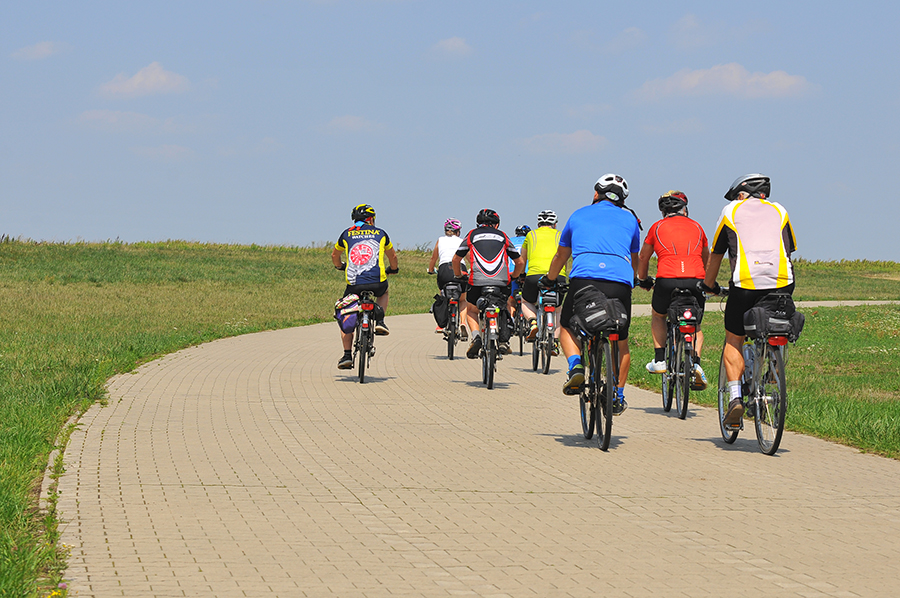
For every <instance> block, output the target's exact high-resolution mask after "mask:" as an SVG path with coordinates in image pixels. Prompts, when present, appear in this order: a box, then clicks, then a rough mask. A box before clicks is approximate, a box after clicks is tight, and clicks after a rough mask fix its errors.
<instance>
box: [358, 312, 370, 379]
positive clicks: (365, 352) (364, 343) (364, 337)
mask: <svg viewBox="0 0 900 598" xmlns="http://www.w3.org/2000/svg"><path fill="white" fill-rule="evenodd" d="M369 325H370V326H371V322H369ZM357 353H358V354H359V383H360V384H364V383H365V381H366V358H367V357H368V356H369V333H368V332H367V331H366V330H364V329H362V328H360V330H359V343H358V349H357Z"/></svg>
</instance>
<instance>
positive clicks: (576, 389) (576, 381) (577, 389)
mask: <svg viewBox="0 0 900 598" xmlns="http://www.w3.org/2000/svg"><path fill="white" fill-rule="evenodd" d="M582 390H584V366H583V365H581V364H580V363H579V364H578V365H576V366H575V367H573V368H572V369H571V370H569V379H568V380H566V383H565V384H563V394H565V395H577V394H581V391H582Z"/></svg>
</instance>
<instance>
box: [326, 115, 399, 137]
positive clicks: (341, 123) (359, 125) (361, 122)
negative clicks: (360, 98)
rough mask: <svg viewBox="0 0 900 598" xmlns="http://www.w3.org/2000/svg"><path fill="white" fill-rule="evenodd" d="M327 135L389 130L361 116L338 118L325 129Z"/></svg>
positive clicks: (332, 120)
mask: <svg viewBox="0 0 900 598" xmlns="http://www.w3.org/2000/svg"><path fill="white" fill-rule="evenodd" d="M324 129H325V132H327V133H378V132H381V131H384V130H386V129H387V127H385V126H384V125H382V124H380V123H376V122H372V121H369V120H366V119H364V118H363V117H361V116H352V115H349V114H348V115H347V116H337V117H335V118H333V119H331V122H329V123H328V124H327V125H325V127H324Z"/></svg>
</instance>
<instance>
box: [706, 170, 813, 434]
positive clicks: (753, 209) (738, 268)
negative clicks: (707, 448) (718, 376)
mask: <svg viewBox="0 0 900 598" xmlns="http://www.w3.org/2000/svg"><path fill="white" fill-rule="evenodd" d="M770 191H771V182H770V181H769V177H767V176H765V175H762V174H758V173H756V174H748V175H744V176H742V177H738V178H737V180H735V181H734V183H732V184H731V187H730V188H729V189H728V192H727V193H726V194H725V199H727V200H728V201H729V203H728V205H727V206H725V209H724V210H722V214H721V216H719V221H718V222H717V223H716V232H715V235H713V240H712V247H711V251H710V254H709V262H708V263H707V265H706V278H705V279H704V280H703V282H701V283H699V286H700V289H701V290H703V291H704V292H706V293H712V294H718V293H719V284H718V283H717V282H716V275H717V274H718V273H719V268H720V267H721V265H722V259H723V258H724V257H725V253H726V252H727V253H728V254H729V258H730V261H731V270H732V275H731V280H730V281H729V285H728V286H729V291H728V301H727V303H726V304H725V349H724V351H723V354H722V360H723V361H724V362H725V373H726V375H727V377H728V391H729V393H730V397H731V401H730V403H729V407H728V413H726V415H725V419H724V423H725V424H727V425H733V424H736V423H738V422H740V421H741V417H742V416H743V414H744V407H743V405H742V404H741V384H740V378H741V373H742V372H743V371H744V356H743V354H742V353H741V345H743V344H744V337H745V335H746V333H745V331H744V312H746V311H747V310H749V309H750V308H751V307H753V306H754V305H755V304H756V302H757V301H758V300H759V299H760V298H761V297H762V296H764V295H766V294H768V293H771V292H772V291H775V290H779V291H783V292H788V293H793V292H794V267H793V264H792V263H791V253H792V252H794V251H795V250H796V249H797V240H796V237H795V236H794V229H793V227H792V226H791V221H790V219H789V218H788V213H787V210H785V209H784V207H783V206H782V205H781V204H779V203H776V202H774V201H769V199H768V197H769V192H770Z"/></svg>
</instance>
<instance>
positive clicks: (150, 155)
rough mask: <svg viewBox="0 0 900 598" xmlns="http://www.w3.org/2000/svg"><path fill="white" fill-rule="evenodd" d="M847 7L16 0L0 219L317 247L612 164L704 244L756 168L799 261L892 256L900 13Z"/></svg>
mask: <svg viewBox="0 0 900 598" xmlns="http://www.w3.org/2000/svg"><path fill="white" fill-rule="evenodd" d="M812 6H815V7H816V8H815V10H812V9H811V7H812ZM846 6H848V5H845V4H843V3H837V2H822V3H814V4H813V3H808V2H802V3H801V2H785V1H781V2H768V1H762V2H741V3H730V2H679V3H669V2H640V1H632V2H615V3H614V2H599V1H594V2H589V1H577V2H565V1H558V2H538V1H521V2H512V1H502V0H501V1H487V2H486V1H478V2H470V1H468V0H455V1H453V2H434V1H426V0H333V1H321V2H314V1H304V0H294V1H277V0H258V1H251V0H247V1H231V2H229V1H224V2H223V1H219V2H207V1H192V2H168V1H157V2H153V3H149V2H145V3H131V2H95V1H85V2H78V3H72V2H46V1H41V0H34V1H31V2H6V3H3V5H2V7H0V234H7V235H10V236H12V237H26V238H32V239H39V240H53V241H74V240H79V239H81V240H88V241H93V240H106V239H115V238H120V239H122V240H124V241H140V240H165V239H187V240H195V241H212V242H227V243H258V244H286V245H307V244H314V243H321V242H326V241H333V240H334V239H335V238H336V237H337V235H338V234H339V232H340V231H341V230H342V229H343V228H345V227H346V226H348V225H349V215H350V210H351V208H352V206H353V205H355V204H357V203H361V202H367V203H371V204H372V205H374V206H375V208H376V210H377V212H378V224H379V225H381V226H383V227H384V228H385V229H387V230H388V232H389V233H390V235H391V238H392V240H393V241H394V243H395V244H396V245H398V246H399V247H401V248H402V247H414V246H417V245H423V244H428V245H430V244H431V243H433V241H434V238H436V236H437V235H439V234H440V232H441V226H442V223H443V220H444V219H445V218H447V217H450V216H452V217H457V218H460V219H461V220H462V221H463V225H464V226H465V227H469V226H472V225H473V224H474V216H475V214H476V213H477V211H478V210H479V209H480V208H482V207H491V208H493V209H495V210H497V211H498V212H499V213H500V215H501V219H502V223H501V228H503V229H508V230H510V231H511V230H512V228H514V227H515V226H516V225H518V224H523V223H527V224H530V225H531V226H534V224H535V223H534V219H535V216H536V214H537V213H538V212H539V211H540V210H542V209H554V210H556V211H557V212H558V213H559V214H560V216H561V218H566V217H567V216H568V215H569V214H570V213H571V212H572V211H574V210H575V209H577V208H578V207H580V206H582V205H585V204H586V203H588V202H589V201H590V199H591V196H592V193H593V191H592V187H593V184H594V182H595V181H596V180H597V178H598V177H599V176H600V175H602V174H604V173H607V172H616V173H619V174H621V175H623V176H624V177H625V178H626V179H627V180H628V183H629V186H630V188H631V195H630V197H629V201H628V203H629V205H630V206H631V207H633V208H634V209H635V210H636V211H637V212H638V214H639V215H640V216H641V218H642V219H643V220H644V222H645V228H646V227H647V226H648V225H649V224H650V223H652V222H653V221H654V220H655V219H656V218H657V217H658V211H657V209H656V198H657V197H658V196H659V195H660V194H661V193H663V192H665V191H666V190H668V189H672V188H677V189H681V190H683V191H685V192H686V193H687V195H688V197H689V200H690V203H689V206H690V208H691V215H692V216H693V217H695V218H696V219H697V220H698V221H699V222H700V223H701V224H702V225H703V226H704V227H705V228H706V230H707V233H708V234H711V233H712V231H713V227H714V225H715V221H716V218H717V216H718V214H719V212H720V211H721V208H722V206H723V205H724V199H722V194H723V193H724V192H725V191H726V190H727V188H728V186H729V185H730V183H731V182H732V181H733V180H734V179H735V178H736V177H737V176H739V175H742V174H746V173H748V172H763V173H765V174H768V175H769V176H771V177H772V199H774V200H776V201H779V202H781V203H782V204H783V205H784V206H785V207H786V208H787V209H788V211H789V212H790V215H791V219H792V221H793V223H794V227H795V230H796V232H797V236H798V245H799V252H798V253H799V255H801V256H803V257H805V258H807V259H842V258H845V259H889V260H894V261H900V249H898V244H897V243H896V242H895V238H896V235H897V233H896V224H895V221H896V216H895V214H896V205H897V203H898V200H897V199H896V197H895V195H894V184H893V182H894V181H893V179H894V171H895V170H896V169H897V165H898V164H900V142H898V134H900V127H898V122H900V117H898V114H900V85H898V79H900V68H898V56H900V42H898V36H897V29H898V25H900V18H898V17H900V8H898V6H897V5H892V4H890V3H878V4H871V5H869V8H866V9H865V10H851V9H848V8H847V7H846ZM873 7H874V8H873Z"/></svg>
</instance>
